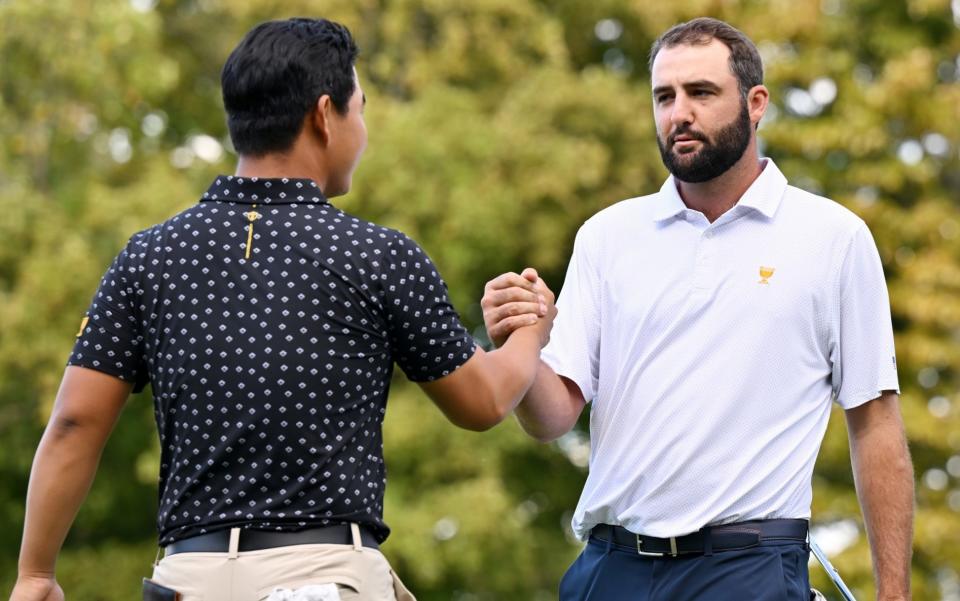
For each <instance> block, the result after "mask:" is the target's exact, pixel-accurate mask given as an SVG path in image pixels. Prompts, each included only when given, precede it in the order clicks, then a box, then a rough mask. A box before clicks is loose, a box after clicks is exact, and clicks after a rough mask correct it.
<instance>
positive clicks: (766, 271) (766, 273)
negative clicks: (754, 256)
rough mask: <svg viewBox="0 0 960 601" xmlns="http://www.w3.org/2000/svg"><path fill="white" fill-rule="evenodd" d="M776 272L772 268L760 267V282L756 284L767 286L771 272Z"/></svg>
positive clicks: (771, 275)
mask: <svg viewBox="0 0 960 601" xmlns="http://www.w3.org/2000/svg"><path fill="white" fill-rule="evenodd" d="M774 271H776V269H774V268H773V267H764V266H763V265H761V266H760V281H759V282H757V283H758V284H769V283H770V278H772V277H773V272H774Z"/></svg>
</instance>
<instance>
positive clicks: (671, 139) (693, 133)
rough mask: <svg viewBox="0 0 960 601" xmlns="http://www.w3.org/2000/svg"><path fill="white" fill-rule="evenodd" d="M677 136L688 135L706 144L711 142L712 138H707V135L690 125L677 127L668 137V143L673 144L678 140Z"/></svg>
mask: <svg viewBox="0 0 960 601" xmlns="http://www.w3.org/2000/svg"><path fill="white" fill-rule="evenodd" d="M677 136H686V137H688V138H690V139H691V140H697V141H699V142H703V143H704V144H709V143H710V140H709V139H708V138H707V136H706V135H704V134H702V133H701V132H698V131H694V130H692V129H690V128H689V127H682V128H679V129H677V130H676V131H674V132H673V133H672V134H670V135H669V136H668V137H667V145H668V146H673V145H674V144H675V143H676V142H677Z"/></svg>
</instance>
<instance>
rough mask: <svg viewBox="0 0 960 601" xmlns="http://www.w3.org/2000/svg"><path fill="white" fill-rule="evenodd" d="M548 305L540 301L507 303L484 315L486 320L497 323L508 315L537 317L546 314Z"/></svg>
mask: <svg viewBox="0 0 960 601" xmlns="http://www.w3.org/2000/svg"><path fill="white" fill-rule="evenodd" d="M546 313H547V312H546V306H545V305H541V304H540V303H507V304H505V305H503V306H500V307H497V308H496V309H493V310H491V311H489V312H488V313H487V314H486V315H484V321H485V322H486V323H490V324H496V323H498V322H501V321H503V320H505V319H507V318H508V317H515V316H517V315H533V316H535V317H537V316H541V315H546Z"/></svg>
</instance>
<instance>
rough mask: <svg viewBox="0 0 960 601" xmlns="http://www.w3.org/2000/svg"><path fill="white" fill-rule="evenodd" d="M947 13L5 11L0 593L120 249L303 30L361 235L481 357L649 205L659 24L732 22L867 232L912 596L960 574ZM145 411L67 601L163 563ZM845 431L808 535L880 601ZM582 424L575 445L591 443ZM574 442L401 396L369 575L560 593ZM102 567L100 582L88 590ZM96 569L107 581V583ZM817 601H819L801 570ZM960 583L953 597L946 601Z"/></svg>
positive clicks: (506, 595) (951, 74)
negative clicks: (491, 334) (236, 95)
mask: <svg viewBox="0 0 960 601" xmlns="http://www.w3.org/2000/svg"><path fill="white" fill-rule="evenodd" d="M951 6H952V5H951V3H950V2H949V1H948V0H907V1H906V2H903V3H887V2H881V1H879V0H874V1H867V0H822V1H821V0H816V1H814V0H803V1H800V2H792V3H777V2H774V3H764V2H753V1H750V0H741V1H736V2H727V1H723V2H721V1H719V0H688V1H687V2H684V3H674V4H670V3H645V4H644V3H636V2H627V1H626V0H596V1H594V2H590V3H585V2H579V1H575V0H555V1H552V2H547V1H545V0H470V1H464V2H460V3H455V4H451V3H449V2H444V1H441V0H331V1H330V2H326V3H324V4H323V6H319V5H317V4H315V3H312V2H306V1H304V0H300V1H295V2H285V3H282V4H278V3H276V2H271V1H269V0H251V1H249V2H245V3H234V4H230V3H226V2H220V1H218V0H159V1H155V0H130V1H125V0H100V1H98V2H94V1H93V0H73V1H71V2H66V1H65V0H49V1H48V2H43V3H27V2H16V1H13V2H9V1H8V2H0V26H2V30H3V31H4V35H3V36H0V56H2V57H3V61H0V174H2V176H0V211H2V214H3V215H4V217H3V219H2V220H0V234H2V239H3V240H4V241H5V242H6V244H4V245H3V246H2V247H0V324H2V327H0V437H2V438H3V440H4V452H3V453H0V482H2V483H3V485H2V486H0V526H2V527H0V586H2V587H4V588H7V587H8V586H9V585H10V583H12V580H13V578H14V577H15V565H16V564H15V561H16V551H17V548H18V544H19V536H20V530H21V526H22V519H23V498H24V494H25V490H26V482H27V476H28V471H29V466H30V462H31V458H32V454H33V451H34V449H35V447H36V443H37V441H38V440H39V436H40V433H41V431H42V426H43V423H44V422H45V419H46V416H47V415H48V413H49V409H50V404H51V402H52V399H53V397H54V394H55V392H56V390H55V389H56V386H57V383H58V381H59V377H60V375H61V374H62V370H63V362H64V360H65V359H66V356H67V354H68V353H69V349H70V347H71V344H72V340H73V334H74V332H75V331H76V327H77V325H78V324H79V320H80V317H82V315H83V312H84V310H85V308H86V306H87V304H88V302H89V299H90V297H91V295H92V294H93V291H94V290H95V288H96V285H97V282H98V280H99V277H100V275H101V274H102V272H103V270H104V269H105V267H106V266H107V265H108V264H109V262H110V260H111V259H112V257H113V255H114V254H115V253H116V252H117V251H118V250H119V249H120V247H121V246H122V245H123V243H124V241H125V240H126V238H127V237H128V236H129V235H130V234H131V233H133V232H134V231H136V230H138V229H142V228H143V227H146V226H148V225H150V224H152V223H156V222H158V221H161V220H163V219H165V218H166V217H167V216H169V215H171V214H172V213H174V212H175V211H177V210H179V209H181V208H184V207H186V206H189V205H190V204H192V203H193V202H194V201H195V199H196V198H197V196H198V194H199V193H200V191H202V190H203V189H204V187H205V186H206V185H207V183H208V181H209V180H210V179H211V178H212V176H213V175H214V174H215V173H218V172H228V171H230V170H231V169H232V167H233V165H232V163H233V158H234V157H233V156H232V154H231V153H230V151H229V144H228V142H227V141H226V131H225V126H224V119H223V115H222V107H221V101H220V97H219V86H218V74H219V69H220V66H221V64H222V62H223V60H224V59H225V57H226V56H227V54H228V53H229V51H230V49H231V48H232V47H233V45H234V44H235V43H236V42H237V40H239V38H240V37H241V36H242V35H243V33H244V32H245V31H246V30H247V29H249V28H250V27H251V26H252V25H253V24H254V23H256V22H258V21H260V20H264V19H269V18H281V17H287V16H293V15H298V14H308V15H309V14H316V13H317V12H318V11H322V14H323V16H326V17H329V18H332V19H335V20H339V21H342V22H344V23H345V24H347V25H348V26H349V27H350V28H351V30H352V31H353V32H354V34H355V35H356V37H357V38H358V41H359V43H360V46H361V59H360V63H359V67H358V69H359V72H360V77H361V80H362V83H363V85H364V88H365V91H366V94H367V96H368V99H369V105H368V110H367V121H368V127H369V130H370V146H369V149H368V151H367V155H366V157H365V160H364V162H363V163H362V164H361V167H360V170H359V172H358V174H357V177H356V180H355V186H354V190H353V191H352V192H351V194H349V195H348V196H346V197H344V198H342V199H337V200H335V204H337V205H338V206H340V207H342V208H344V209H345V210H347V211H350V212H353V213H355V214H358V215H360V216H363V217H365V218H368V219H372V220H375V221H378V222H380V223H383V224H384V225H389V226H392V227H398V228H400V229H403V230H404V231H406V232H408V233H409V234H410V235H411V236H412V237H414V238H415V239H417V240H418V241H420V242H421V243H422V244H423V246H424V247H425V248H426V249H427V251H428V252H429V253H430V254H431V256H432V257H433V258H434V260H435V261H436V263H437V264H438V265H439V267H440V269H441V272H442V273H443V275H444V276H445V278H446V280H447V281H448V283H449V285H450V289H451V293H452V296H453V299H454V303H455V305H456V306H457V307H458V309H459V310H460V312H461V314H462V316H463V318H464V320H465V321H466V322H467V324H468V325H469V326H470V327H471V328H474V332H475V334H476V335H477V336H478V338H481V339H483V337H484V334H483V331H482V320H481V319H480V313H479V308H478V305H477V302H478V300H479V297H480V296H481V294H482V287H483V284H484V282H485V281H486V280H488V279H489V278H491V277H493V276H495V275H497V274H499V273H501V272H503V271H507V270H519V269H521V268H522V267H524V266H526V265H533V266H535V267H537V268H538V269H539V270H540V271H541V273H542V274H543V275H544V277H545V278H546V279H547V281H548V282H549V283H551V284H552V285H553V286H554V288H555V289H557V288H559V285H560V283H561V282H562V278H563V273H564V270H565V267H566V261H567V259H568V257H569V252H570V247H571V243H572V239H573V235H574V233H575V231H576V229H577V227H578V226H579V225H580V224H581V223H582V222H583V220H584V219H586V218H587V217H588V216H589V215H591V214H593V213H594V212H596V211H597V210H599V209H600V208H602V207H604V206H607V205H609V204H612V203H613V202H616V201H618V200H621V199H623V198H627V197H631V196H636V195H640V194H646V193H649V192H651V191H653V190H655V189H657V188H658V187H659V185H660V183H661V182H662V179H663V178H664V177H665V172H664V170H663V168H662V167H661V165H660V161H659V156H658V153H657V150H656V145H655V144H654V137H653V136H654V132H653V126H652V125H653V124H652V118H651V109H650V103H649V80H648V74H647V69H646V53H647V50H648V48H649V45H650V43H651V42H652V41H653V39H654V38H655V37H656V36H657V35H658V34H659V33H660V32H661V31H663V30H664V29H666V28H667V27H669V26H670V25H672V24H673V23H675V22H677V21H681V20H685V19H688V18H691V17H694V16H698V15H711V16H716V17H719V18H723V19H726V20H728V21H730V22H731V23H733V24H735V25H737V26H738V27H740V28H741V29H743V30H744V31H745V32H746V33H748V35H750V36H751V37H752V38H753V39H754V40H755V41H756V42H757V43H758V45H759V46H760V49H761V52H762V54H763V56H764V59H765V62H766V65H767V83H768V86H769V87H770V88H771V91H772V94H773V106H772V107H771V108H772V110H771V113H770V114H769V115H768V117H767V118H766V119H765V122H764V123H763V125H762V127H761V137H762V139H763V141H764V151H765V153H766V154H767V155H768V156H771V157H773V158H774V159H775V160H776V161H777V162H778V164H779V165H780V166H781V167H782V168H783V169H784V171H785V173H786V174H787V175H788V177H790V178H791V180H792V181H793V182H794V183H796V184H797V185H800V186H801V187H805V188H807V189H810V190H812V191H816V192H819V193H822V194H824V195H826V196H830V197H832V198H834V199H836V200H838V201H839V202H841V203H843V204H845V205H846V206H848V207H850V208H851V209H852V210H854V211H855V212H857V213H858V214H860V215H861V216H863V217H864V219H866V220H867V222H868V223H869V225H870V226H871V229H872V231H873V232H874V235H875V237H876V239H877V242H878V245H879V247H880V250H881V254H882V257H883V259H884V265H885V268H886V270H887V275H888V281H889V285H890V292H891V299H892V303H893V311H894V318H895V327H896V332H897V343H898V354H899V363H900V369H901V384H902V387H903V393H904V394H903V411H904V415H905V417H906V420H907V427H908V433H909V436H910V438H911V445H912V451H913V454H914V459H915V463H916V467H917V477H918V509H919V511H918V517H917V537H916V540H917V543H916V561H915V566H914V588H915V598H917V599H937V598H940V597H942V596H945V595H946V594H947V593H948V592H949V587H950V586H951V584H950V582H951V579H953V582H956V581H957V579H958V572H960V550H958V547H957V545H956V544H955V540H954V539H955V538H956V533H957V532H960V421H958V418H957V415H958V413H960V395H958V393H957V390H958V384H960V382H958V369H960V356H958V355H960V350H958V349H960V345H958V343H960V294H958V292H960V221H958V217H957V204H958V200H957V199H958V198H960V194H958V193H960V164H958V145H960V129H958V128H960V84H958V79H960V64H958V60H957V56H958V54H960V33H958V27H957V23H958V15H957V13H956V10H957V9H955V8H954V9H953V10H954V12H953V13H951ZM150 404H151V402H150V396H149V393H148V394H144V395H140V396H137V397H134V398H133V399H131V401H130V403H129V407H128V409H127V411H126V415H125V416H124V417H123V419H122V420H121V423H120V425H119V426H118V428H117V431H116V432H115V433H114V436H113V439H112V440H111V442H110V444H109V446H108V449H107V451H106V453H105V454H104V458H103V461H102V464H101V470H100V475H99V477H98V481H97V483H96V484H95V486H94V489H93V490H92V492H91V495H90V498H89V500H88V502H87V504H86V505H85V507H84V509H83V510H82V511H81V515H80V516H79V518H78V521H77V524H76V527H75V528H74V531H73V533H72V534H71V537H70V539H69V540H68V545H67V549H66V551H65V553H64V556H63V558H62V560H61V564H60V571H61V580H62V582H63V583H64V585H65V586H66V587H67V589H68V592H69V591H71V590H72V591H73V592H74V596H75V598H78V599H93V600H98V599H103V600H112V599H129V598H131V597H133V596H135V595H136V586H137V582H139V578H140V577H141V576H143V575H146V574H147V573H148V570H149V564H150V563H151V562H152V560H153V555H154V551H153V549H152V544H151V538H152V536H153V527H152V524H153V521H154V517H155V516H154V511H155V507H156V485H155V480H156V462H157V453H158V449H157V442H156V434H155V432H154V427H153V425H152V410H151V407H150ZM842 422H843V420H842V416H841V415H839V413H838V414H836V415H834V419H833V420H832V425H831V428H830V430H829V431H828V434H827V438H826V440H825V441H824V445H823V449H822V452H821V457H820V461H819V463H818V466H817V471H816V475H815V496H814V508H813V511H814V520H815V522H818V523H834V522H844V521H849V520H852V521H853V523H854V524H856V525H857V527H858V532H860V534H859V536H858V537H857V538H856V540H855V541H854V544H852V545H850V546H849V547H848V548H846V549H845V550H844V551H843V552H842V553H840V554H839V555H838V556H836V557H835V558H834V560H835V564H836V565H837V566H838V567H839V568H840V570H841V571H842V573H843V574H844V577H845V578H846V579H847V581H848V583H849V584H851V586H853V588H854V589H855V590H856V591H857V592H858V593H859V594H860V595H862V596H863V597H864V598H869V596H870V595H871V594H872V591H873V589H872V583H871V577H870V567H869V552H868V549H867V547H866V541H865V537H864V536H863V535H862V526H860V524H861V520H860V518H859V511H858V507H857V504H856V498H855V495H854V493H853V485H852V476H851V472H850V467H849V458H848V453H847V446H846V435H845V432H844V431H843V424H842ZM584 425H585V424H584ZM584 438H585V428H583V427H581V428H579V429H578V430H577V431H576V432H575V433H573V434H571V435H570V436H568V437H566V438H564V439H563V440H561V441H560V442H559V443H557V444H551V445H539V444H537V443H535V442H533V441H532V440H530V439H528V438H526V437H525V436H524V435H523V434H522V433H521V432H520V430H519V428H518V427H517V426H516V425H515V424H514V423H512V421H508V422H507V423H505V424H503V425H501V426H498V427H497V428H495V429H494V430H492V431H490V432H487V433H484V434H473V433H468V432H464V431H460V430H457V429H455V428H454V427H452V426H450V425H449V424H448V423H446V421H445V420H444V419H443V418H442V416H441V415H440V413H439V412H438V411H436V409H435V408H433V407H432V406H431V405H430V404H429V402H428V401H427V400H426V399H425V398H424V397H423V396H422V395H421V394H420V393H419V391H418V389H417V388H416V387H413V386H410V385H408V384H406V383H405V381H403V380H402V378H400V379H398V380H397V382H395V386H394V389H393V394H392V396H391V401H390V409H389V411H388V417H387V424H386V441H385V446H386V457H387V465H388V469H389V486H388V488H387V497H388V498H387V510H386V511H387V521H388V522H389V523H390V524H391V525H392V526H393V528H394V535H393V537H392V538H391V539H390V541H389V542H388V543H387V545H386V546H385V552H386V553H387V555H388V556H389V557H390V558H391V560H392V561H393V562H394V563H395V564H396V566H397V568H398V570H399V571H400V572H401V574H402V576H403V577H404V579H405V580H406V581H407V582H408V584H409V585H410V586H411V587H412V588H413V589H414V590H415V591H416V592H417V593H418V596H419V597H420V598H421V599H423V600H426V601H432V600H441V599H443V600H447V599H462V600H468V599H473V600H482V599H491V600H492V599H498V600H499V599H503V600H514V599H515V600H518V601H519V600H524V601H526V600H529V599H551V598H555V596H556V593H555V591H556V584H557V582H558V581H559V578H560V576H561V574H562V573H563V571H564V570H565V568H566V566H567V565H568V563H569V562H570V561H571V560H572V559H573V557H575V556H576V554H577V552H578V545H577V544H576V543H575V542H573V541H571V540H569V538H568V536H567V534H566V530H567V528H568V522H569V518H570V513H571V511H572V509H573V507H574V505H575V503H576V500H577V497H578V495H579V491H580V487H581V485H582V482H583V479H584V471H583V469H584V468H583V458H584V450H585V446H584V444H585V442H584ZM104 563H107V564H109V565H110V566H111V570H110V571H109V573H108V574H106V575H104V576H98V579H97V582H96V583H95V586H94V584H92V583H91V577H90V574H91V573H92V572H93V571H94V570H95V566H99V565H103V564H104ZM99 572H101V573H102V570H99ZM812 574H813V576H814V580H815V583H816V584H817V585H818V588H821V589H822V590H824V591H825V592H832V591H829V590H828V589H829V588H830V585H829V584H828V583H827V581H826V580H825V579H824V578H823V576H822V573H821V572H820V571H818V570H816V569H814V570H812ZM953 586H957V585H956V584H955V585H953Z"/></svg>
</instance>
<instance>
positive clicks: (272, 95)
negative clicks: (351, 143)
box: [220, 18, 357, 156]
mask: <svg viewBox="0 0 960 601" xmlns="http://www.w3.org/2000/svg"><path fill="white" fill-rule="evenodd" d="M356 59H357V45H356V44H355V43H354V41H353V37H352V36H351V35H350V31H349V30H348V29H347V28H346V27H344V26H343V25H340V24H339V23H334V22H333V21H328V20H326V19H301V18H298V19H288V20H286V21H267V22H266V23H261V24H260V25H257V26H256V27H254V28H253V29H252V30H250V32H249V33H247V35H246V36H244V38H243V40H241V41H240V44H239V45H237V47H236V48H234V50H233V52H231V53H230V56H229V58H227V62H226V63H225V64H224V65H223V71H222V72H221V74H220V84H221V87H222V88H223V106H224V108H225V109H226V111H227V127H228V128H229V130H230V139H231V140H233V146H234V148H236V150H237V152H238V153H240V154H245V155H250V156H262V155H264V154H268V153H270V152H283V151H285V150H289V149H290V147H291V146H292V145H293V142H294V140H295V139H296V138H297V135H299V133H300V130H301V128H302V127H303V120H304V118H306V116H307V114H308V113H309V111H310V110H311V109H312V108H313V106H314V105H315V103H316V102H317V99H318V98H320V97H321V96H323V95H324V94H328V95H329V96H330V100H331V101H332V102H333V106H334V108H335V109H336V110H337V111H338V112H339V113H340V114H344V113H346V112H347V110H348V102H349V100H350V97H351V96H352V95H353V91H354V87H355V84H354V79H353V64H354V62H355V61H356Z"/></svg>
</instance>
